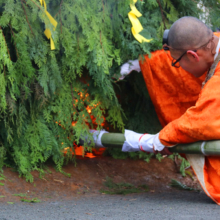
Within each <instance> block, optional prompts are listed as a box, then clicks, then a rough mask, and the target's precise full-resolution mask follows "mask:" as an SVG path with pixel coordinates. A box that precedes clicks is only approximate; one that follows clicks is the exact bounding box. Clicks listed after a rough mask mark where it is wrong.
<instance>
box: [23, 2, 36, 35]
mask: <svg viewBox="0 0 220 220" xmlns="http://www.w3.org/2000/svg"><path fill="white" fill-rule="evenodd" d="M21 4H22V7H23V9H24V13H25V15H26V20H27V23H28V25H29V28H30V29H31V33H32V34H33V36H34V32H33V30H32V28H31V25H30V23H29V21H28V17H27V13H26V11H25V8H24V4H23V0H21Z"/></svg>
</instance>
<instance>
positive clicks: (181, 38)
mask: <svg viewBox="0 0 220 220" xmlns="http://www.w3.org/2000/svg"><path fill="white" fill-rule="evenodd" d="M212 34H213V32H212V30H211V29H210V28H209V27H208V26H207V25H206V24H204V23H203V22H202V21H200V20H199V19H197V18H195V17H190V16H187V17H182V18H180V19H179V20H177V21H176V22H174V23H173V25H172V26H171V28H170V31H169V36H168V44H169V46H171V47H172V48H174V49H182V50H189V49H194V48H195V49H196V48H199V47H201V46H202V45H204V44H206V43H208V41H209V40H210V39H211V37H212Z"/></svg>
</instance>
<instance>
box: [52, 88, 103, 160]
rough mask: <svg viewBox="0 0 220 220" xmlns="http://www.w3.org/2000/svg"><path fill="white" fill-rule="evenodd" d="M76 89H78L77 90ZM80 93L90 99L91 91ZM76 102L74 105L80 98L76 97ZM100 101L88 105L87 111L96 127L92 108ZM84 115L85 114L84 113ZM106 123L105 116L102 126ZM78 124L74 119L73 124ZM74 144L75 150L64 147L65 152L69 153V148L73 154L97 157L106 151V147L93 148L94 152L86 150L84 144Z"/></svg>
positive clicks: (79, 93)
mask: <svg viewBox="0 0 220 220" xmlns="http://www.w3.org/2000/svg"><path fill="white" fill-rule="evenodd" d="M75 91H76V90H75ZM78 95H79V98H80V99H81V100H83V101H84V100H86V99H87V100H88V99H89V93H85V92H78ZM74 102H75V104H73V106H74V107H75V106H76V104H77V103H78V102H79V100H78V99H75V100H74ZM99 104H100V103H99V102H98V103H96V104H92V105H88V106H87V107H86V111H87V112H88V114H89V115H90V118H91V120H92V123H93V124H94V127H96V126H95V125H96V118H95V117H94V116H93V115H91V113H92V110H93V109H94V108H96V107H97V106H98V105H99ZM83 116H84V115H83ZM56 123H58V122H56ZM104 123H105V118H104V122H103V123H102V124H101V125H102V126H104ZM76 124H77V121H72V126H73V127H74V126H76ZM73 146H74V151H75V152H74V151H73V150H72V149H71V148H70V147H67V148H65V149H64V154H66V153H67V151H68V150H69V151H70V152H71V153H72V155H76V156H80V157H82V156H83V157H86V158H94V157H97V156H101V155H102V154H103V152H104V151H105V148H99V149H98V150H95V149H93V150H92V152H86V151H85V149H84V147H83V146H77V145H76V144H75V143H73Z"/></svg>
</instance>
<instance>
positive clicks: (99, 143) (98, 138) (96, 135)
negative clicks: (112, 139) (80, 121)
mask: <svg viewBox="0 0 220 220" xmlns="http://www.w3.org/2000/svg"><path fill="white" fill-rule="evenodd" d="M90 133H92V135H93V139H94V142H95V147H104V146H103V145H102V141H101V138H102V135H103V134H104V133H109V132H107V131H105V130H101V131H97V130H90Z"/></svg>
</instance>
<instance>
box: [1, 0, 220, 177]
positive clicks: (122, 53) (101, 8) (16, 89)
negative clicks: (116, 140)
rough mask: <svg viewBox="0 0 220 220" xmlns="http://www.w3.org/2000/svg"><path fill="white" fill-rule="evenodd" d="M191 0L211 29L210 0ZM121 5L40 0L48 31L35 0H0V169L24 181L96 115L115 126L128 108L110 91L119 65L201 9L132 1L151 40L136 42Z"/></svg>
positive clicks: (85, 133) (117, 0)
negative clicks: (206, 17) (11, 171)
mask: <svg viewBox="0 0 220 220" xmlns="http://www.w3.org/2000/svg"><path fill="white" fill-rule="evenodd" d="M198 2H199V3H200V4H204V6H206V7H207V10H209V11H208V12H210V14H212V17H211V19H212V20H211V19H210V20H209V23H210V24H214V25H215V27H218V25H219V20H217V19H216V17H213V16H214V15H216V14H217V12H218V10H219V3H218V1H213V0H212V1H198ZM129 3H130V0H92V1H91V0H89V1H88V0H87V1H86V0H76V1H72V0H46V4H47V11H48V12H49V13H50V14H51V15H52V17H53V18H55V19H56V21H57V22H58V25H57V27H56V29H55V30H54V28H53V25H52V24H51V23H50V20H49V18H48V16H46V14H45V8H44V7H43V6H41V4H40V1H38V0H0V169H1V168H2V166H3V164H4V163H5V164H6V165H9V164H10V165H12V164H13V166H14V167H15V168H16V169H17V170H18V172H19V174H20V175H24V176H25V177H26V179H27V180H28V181H32V180H33V178H32V176H31V174H30V172H31V171H32V170H39V167H40V164H42V163H44V162H45V161H46V160H47V159H48V158H52V160H53V161H54V162H55V164H56V166H57V168H58V170H61V167H62V165H63V163H64V155H63V152H62V150H63V149H64V148H66V147H72V146H73V142H75V143H78V141H79V138H82V137H88V138H91V137H90V134H89V129H90V128H94V127H95V128H97V129H101V128H102V126H103V123H104V120H106V121H107V122H108V123H109V124H110V125H111V126H112V129H118V130H120V131H122V130H123V128H124V123H125V121H124V120H123V114H124V112H125V113H126V112H127V114H126V115H129V114H128V112H129V111H130V110H131V109H129V107H128V106H126V109H124V110H123V109H122V107H121V106H123V105H121V103H119V101H118V98H117V96H116V90H117V89H116V90H115V88H116V87H117V86H115V85H116V83H115V80H114V78H117V75H118V74H119V72H120V65H121V64H122V63H124V62H127V61H128V60H129V59H137V58H138V56H139V55H140V54H144V53H150V51H152V50H156V49H158V48H161V36H162V33H163V30H164V28H168V27H169V26H170V24H171V23H173V21H175V20H176V19H177V18H178V17H181V16H184V15H192V16H197V17H198V16H199V14H204V13H203V12H202V11H200V10H199V9H198V7H197V2H196V1H191V0H187V1H185V0H175V1H172V0H146V1H145V2H144V1H142V0H140V1H138V2H137V3H136V6H137V8H138V10H139V11H140V12H141V13H142V14H143V16H142V17H141V18H140V22H141V23H142V25H143V27H144V30H143V31H142V33H141V34H142V35H143V36H145V37H147V38H153V39H154V40H153V41H152V42H151V43H142V44H139V43H138V42H137V41H136V40H135V39H134V38H133V36H132V34H131V24H130V21H129V19H128V16H127V14H128V12H129V11H130V8H129ZM210 10H213V11H214V12H213V13H211V11H210ZM46 28H48V29H49V30H50V31H51V33H52V38H53V40H54V44H55V50H51V47H50V41H49V40H48V39H47V38H46V36H45V35H44V30H45V29H46ZM134 83H135V82H134ZM119 87H120V85H119ZM134 87H135V85H134ZM134 92H135V91H134ZM143 92H145V91H143ZM139 93H140V92H139ZM141 94H142V93H141ZM138 95H139V96H141V95H140V94H138ZM142 95H143V94H142ZM132 111H133V110H132ZM133 121H134V123H135V120H133ZM133 127H134V126H133ZM136 127H137V126H136Z"/></svg>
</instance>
